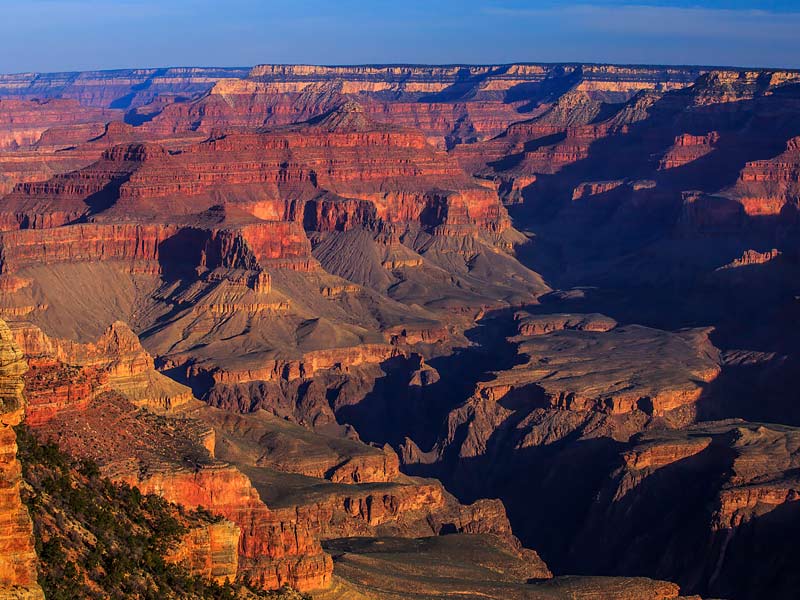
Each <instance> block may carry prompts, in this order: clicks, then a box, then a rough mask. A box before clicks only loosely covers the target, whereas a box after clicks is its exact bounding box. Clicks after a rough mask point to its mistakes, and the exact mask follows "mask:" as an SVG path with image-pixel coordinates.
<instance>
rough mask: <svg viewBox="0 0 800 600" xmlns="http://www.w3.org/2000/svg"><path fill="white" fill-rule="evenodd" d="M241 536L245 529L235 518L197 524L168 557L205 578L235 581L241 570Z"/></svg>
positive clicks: (220, 581)
mask: <svg viewBox="0 0 800 600" xmlns="http://www.w3.org/2000/svg"><path fill="white" fill-rule="evenodd" d="M240 537H241V529H240V528H239V526H238V525H236V524H235V523H232V522H231V521H225V520H222V521H219V522H216V523H209V524H207V525H203V526H200V527H195V528H193V529H191V530H190V531H189V532H188V533H186V534H184V536H183V537H182V538H181V539H180V540H179V541H178V543H177V544H176V545H175V547H173V548H170V550H169V552H168V553H167V555H166V556H165V560H166V561H167V562H170V563H174V564H178V565H180V566H181V567H183V568H185V569H186V570H188V571H189V572H190V573H191V574H192V575H195V576H197V577H201V578H203V579H207V580H208V579H210V580H212V581H215V582H217V583H220V584H222V583H225V582H226V581H230V582H233V581H235V580H236V575H237V573H238V571H239V554H238V551H239V539H240Z"/></svg>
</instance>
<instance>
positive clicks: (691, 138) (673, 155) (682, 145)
mask: <svg viewBox="0 0 800 600" xmlns="http://www.w3.org/2000/svg"><path fill="white" fill-rule="evenodd" d="M718 143H719V133H718V132H716V131H711V132H709V133H707V134H705V135H691V134H688V133H684V134H681V135H679V136H677V137H676V138H675V144H674V145H673V146H672V148H670V149H669V150H667V152H666V153H665V154H664V156H663V157H662V158H661V161H660V162H659V164H658V168H659V169H664V170H665V169H675V168H677V167H682V166H683V165H686V164H689V163H690V162H693V161H695V160H697V159H699V158H702V157H703V156H705V155H707V154H708V153H710V152H713V151H714V148H715V147H716V145H717V144H718Z"/></svg>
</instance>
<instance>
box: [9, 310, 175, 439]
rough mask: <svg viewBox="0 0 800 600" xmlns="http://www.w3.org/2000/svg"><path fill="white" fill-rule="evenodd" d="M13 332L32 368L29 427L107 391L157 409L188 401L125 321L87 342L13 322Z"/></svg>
mask: <svg viewBox="0 0 800 600" xmlns="http://www.w3.org/2000/svg"><path fill="white" fill-rule="evenodd" d="M11 331H12V336H13V337H14V339H15V340H16V342H17V344H19V346H20V348H22V351H23V353H24V355H25V357H26V359H27V361H28V364H29V365H30V370H29V371H28V372H27V374H26V376H25V380H26V385H27V389H28V406H29V408H28V413H27V416H26V422H27V423H28V424H30V425H40V424H42V423H45V422H46V421H48V420H50V419H52V418H53V417H54V416H55V415H56V414H58V413H59V412H61V411H63V410H68V409H72V410H74V409H78V410H80V409H84V408H86V406H88V404H89V403H90V402H91V401H92V400H93V399H94V398H96V397H97V396H98V395H100V394H102V393H104V392H107V391H109V390H111V391H114V392H116V393H118V394H121V395H122V396H124V397H125V398H127V399H128V400H130V401H132V402H134V403H137V404H139V405H141V406H148V407H149V408H150V409H152V410H156V411H165V410H170V409H173V408H175V407H177V406H179V405H181V404H183V403H185V402H187V401H188V400H189V399H190V398H191V391H190V390H189V389H188V388H186V387H184V386H182V385H180V384H178V383H176V382H174V381H172V380H171V379H168V378H167V377H165V376H163V375H161V374H160V373H158V372H156V371H155V367H154V365H153V359H152V358H151V357H150V355H149V354H148V353H147V352H145V350H144V348H142V346H141V344H140V343H139V338H138V337H136V335H135V334H134V333H133V332H132V331H131V330H130V329H129V328H128V326H127V325H125V324H124V323H114V324H113V325H112V326H111V327H110V328H108V330H107V331H106V332H105V333H104V334H103V336H102V337H101V338H100V339H99V340H98V341H97V342H96V343H90V344H79V343H76V342H73V341H70V340H63V339H53V338H49V337H48V336H46V335H45V334H44V333H43V332H42V331H41V330H40V329H38V328H36V327H33V326H30V325H26V324H14V325H13V327H12V330H11Z"/></svg>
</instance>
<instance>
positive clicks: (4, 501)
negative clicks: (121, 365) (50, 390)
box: [0, 321, 44, 600]
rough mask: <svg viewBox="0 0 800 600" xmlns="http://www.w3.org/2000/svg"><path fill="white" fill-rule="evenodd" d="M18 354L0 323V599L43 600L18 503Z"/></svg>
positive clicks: (29, 528) (21, 363)
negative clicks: (16, 431) (15, 428)
mask: <svg viewBox="0 0 800 600" xmlns="http://www.w3.org/2000/svg"><path fill="white" fill-rule="evenodd" d="M26 368H27V367H26V364H25V359H24V358H23V355H22V352H21V351H20V350H19V348H18V347H17V345H16V344H15V343H14V339H13V337H12V335H11V332H10V331H9V329H8V326H7V325H6V324H5V322H3V321H0V598H8V599H11V598H19V599H22V600H28V599H30V600H36V599H43V598H44V593H43V592H42V590H41V588H40V587H39V584H38V583H37V570H36V565H37V558H36V552H35V549H34V541H33V525H32V523H31V518H30V515H29V514H28V509H27V507H26V506H25V505H24V504H23V503H22V498H21V497H20V491H21V488H22V485H23V484H22V469H21V466H20V463H19V461H18V460H17V440H16V434H15V433H14V429H13V428H14V427H15V426H16V425H19V424H20V422H21V421H22V419H23V417H24V414H25V398H24V397H23V395H22V390H23V385H24V383H23V379H22V376H23V375H24V373H25V371H26Z"/></svg>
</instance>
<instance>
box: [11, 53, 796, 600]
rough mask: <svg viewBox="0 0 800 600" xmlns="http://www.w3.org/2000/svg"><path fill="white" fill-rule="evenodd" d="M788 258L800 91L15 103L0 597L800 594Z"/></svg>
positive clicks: (654, 75)
mask: <svg viewBox="0 0 800 600" xmlns="http://www.w3.org/2000/svg"><path fill="white" fill-rule="evenodd" d="M799 233H800V73H798V72H794V71H782V70H767V69H762V70H758V69H752V70H742V69H716V68H703V67H648V66H612V65H585V64H559V65H552V64H549V65H537V64H512V65H495V66H427V67H422V66H360V67H359V66H356V67H322V66H291V65H260V66H256V67H253V68H252V69H202V68H185V69H139V70H135V71H107V72H85V73H66V74H65V73H62V74H32V75H7V76H6V75H0V401H1V402H0V425H1V427H0V558H1V559H2V561H0V598H18V599H19V598H31V599H33V598H43V597H45V596H47V597H48V598H69V597H75V594H76V593H77V592H76V590H81V591H80V594H81V597H87V598H95V597H96V598H107V597H138V598H151V597H152V598H161V597H175V598H259V597H268V598H287V599H290V598H301V597H304V595H310V596H311V597H313V598H315V599H322V600H325V599H351V598H352V599H359V598H363V599H375V600H377V599H393V598H397V599H400V598H419V599H433V598H456V597H457V598H496V599H498V600H500V599H517V598H519V599H557V598H571V599H586V600H590V599H600V598H602V599H619V600H638V599H653V600H660V599H668V598H690V597H691V598H728V599H730V600H749V599H757V598H765V597H769V598H776V599H783V598H785V599H790V598H794V597H795V594H796V589H797V586H798V584H800V578H799V577H798V574H797V569H796V568H794V567H795V565H796V563H797V559H798V558H800V556H799V555H798V550H797V545H796V540H797V535H798V530H800V513H798V506H800V504H798V499H800V480H798V475H797V473H798V468H799V467H800V409H799V408H798V406H800V403H798V402H797V400H798V391H797V390H798V389H800V337H798V332H799V331H800V301H798V298H800V283H798V282H800V277H798V276H799V275H800V247H798V239H800V236H798V234H799ZM112 523H114V524H113V525H112ZM120 545H127V546H130V547H131V548H134V549H135V551H132V552H131V553H130V554H129V555H128V556H127V557H126V558H125V561H126V562H125V566H124V568H122V567H119V566H118V565H119V564H120V560H122V558H121V556H122V555H121V554H120V553H119V547H120ZM113 557H117V558H113ZM112 558H113V560H112ZM114 565H117V566H114ZM70 594H72V595H70ZM305 597H307V596H305Z"/></svg>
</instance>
